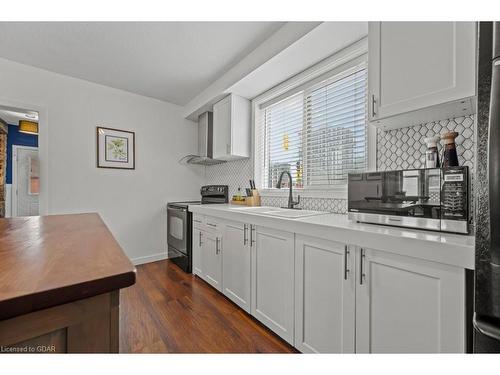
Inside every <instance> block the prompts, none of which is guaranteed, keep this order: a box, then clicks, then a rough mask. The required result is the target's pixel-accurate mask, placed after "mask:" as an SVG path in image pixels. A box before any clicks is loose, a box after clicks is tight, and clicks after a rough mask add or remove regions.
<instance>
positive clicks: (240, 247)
mask: <svg viewBox="0 0 500 375" xmlns="http://www.w3.org/2000/svg"><path fill="white" fill-rule="evenodd" d="M248 232H249V225H247V224H242V223H237V222H235V223H226V224H225V226H224V236H223V240H224V256H223V259H222V280H223V287H222V291H223V293H224V295H226V297H228V298H229V299H230V300H231V301H233V302H234V303H236V304H237V305H238V306H239V307H241V308H242V309H243V310H245V311H246V312H248V313H250V246H249V237H248V236H249V233H248Z"/></svg>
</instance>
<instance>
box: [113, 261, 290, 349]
mask: <svg viewBox="0 0 500 375" xmlns="http://www.w3.org/2000/svg"><path fill="white" fill-rule="evenodd" d="M120 303H121V306H120V352H122V353H295V352H296V351H295V349H294V348H293V347H291V346H290V345H288V343H286V342H285V341H283V340H281V339H280V338H279V337H278V336H276V335H275V334H274V333H272V332H271V331H270V330H268V329H267V328H266V327H264V326H263V325H261V324H260V323H259V322H257V321H256V320H255V319H254V318H252V317H251V316H250V315H248V314H247V313H245V312H244V311H243V310H241V309H240V308H239V307H237V306H236V305H235V304H233V303H232V302H231V301H229V300H228V299H227V298H225V297H224V296H223V295H222V294H220V293H219V292H217V291H216V290H215V289H213V288H212V287H210V286H209V285H208V284H206V283H205V282H204V281H202V280H201V279H200V278H198V277H195V276H193V275H192V274H186V273H184V272H182V271H181V270H180V269H179V268H178V267H177V266H176V265H175V264H173V263H171V262H169V261H168V260H166V261H159V262H154V263H148V264H144V265H140V266H137V283H136V284H135V285H133V286H131V287H129V288H126V289H122V292H121V301H120Z"/></svg>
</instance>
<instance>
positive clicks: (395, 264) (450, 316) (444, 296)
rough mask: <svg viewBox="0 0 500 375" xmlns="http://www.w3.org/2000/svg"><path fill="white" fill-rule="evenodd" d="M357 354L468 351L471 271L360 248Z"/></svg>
mask: <svg viewBox="0 0 500 375" xmlns="http://www.w3.org/2000/svg"><path fill="white" fill-rule="evenodd" d="M356 265H357V275H356V279H357V280H356V284H357V285H356V352H357V353H464V352H465V326H466V322H465V273H464V270H463V269H460V268H456V267H451V266H447V265H444V264H440V263H434V262H427V261H424V260H420V259H416V258H411V257H405V256H400V255H395V254H390V253H386V252H382V251H377V250H371V249H366V250H362V249H358V250H357V252H356Z"/></svg>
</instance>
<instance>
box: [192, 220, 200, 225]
mask: <svg viewBox="0 0 500 375" xmlns="http://www.w3.org/2000/svg"><path fill="white" fill-rule="evenodd" d="M193 221H194V222H195V223H200V224H201V220H196V219H193Z"/></svg>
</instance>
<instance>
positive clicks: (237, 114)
mask: <svg viewBox="0 0 500 375" xmlns="http://www.w3.org/2000/svg"><path fill="white" fill-rule="evenodd" d="M250 122H251V104H250V101H249V100H248V99H245V98H242V97H241V96H237V95H234V94H231V95H229V96H227V97H225V98H224V99H222V100H221V101H219V102H217V103H215V104H214V107H213V158H214V159H218V160H237V159H244V158H248V157H250V137H251V132H250V129H251V128H250Z"/></svg>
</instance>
